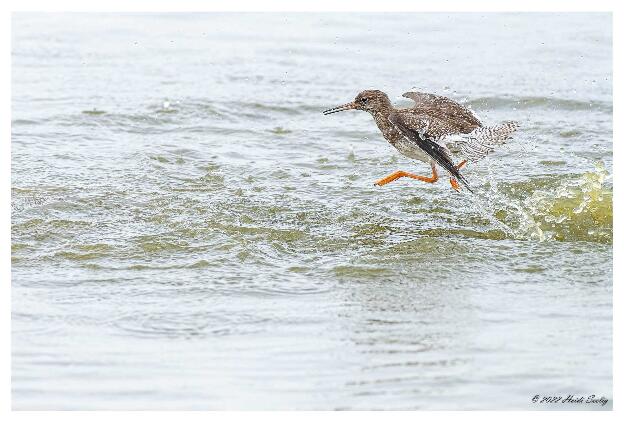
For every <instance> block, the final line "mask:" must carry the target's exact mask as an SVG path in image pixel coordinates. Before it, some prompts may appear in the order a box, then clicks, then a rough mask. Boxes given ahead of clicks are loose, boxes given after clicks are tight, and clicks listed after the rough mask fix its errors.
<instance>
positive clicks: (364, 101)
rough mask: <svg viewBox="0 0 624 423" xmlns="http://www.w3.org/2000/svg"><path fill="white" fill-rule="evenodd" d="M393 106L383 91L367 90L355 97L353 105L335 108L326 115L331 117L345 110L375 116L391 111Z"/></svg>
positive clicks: (326, 111)
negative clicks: (359, 111)
mask: <svg viewBox="0 0 624 423" xmlns="http://www.w3.org/2000/svg"><path fill="white" fill-rule="evenodd" d="M391 108H392V104H391V103H390V99H389V98H388V96H387V95H386V93H384V92H383V91H379V90H365V91H362V92H361V93H359V94H358V95H357V97H355V100H353V101H352V102H351V103H347V104H343V105H342V106H338V107H334V108H332V109H328V110H325V111H324V112H323V114H324V115H331V114H332V113H338V112H343V111H345V110H352V109H354V110H364V111H365V112H369V113H371V114H374V113H376V112H382V111H384V110H387V109H391Z"/></svg>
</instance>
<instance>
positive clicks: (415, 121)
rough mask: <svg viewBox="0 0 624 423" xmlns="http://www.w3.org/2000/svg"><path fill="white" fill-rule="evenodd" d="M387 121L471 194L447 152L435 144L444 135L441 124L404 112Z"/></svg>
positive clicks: (396, 113)
mask: <svg viewBox="0 0 624 423" xmlns="http://www.w3.org/2000/svg"><path fill="white" fill-rule="evenodd" d="M388 120H389V121H390V123H392V124H393V125H394V126H395V127H396V128H397V129H398V130H399V131H400V132H401V134H403V136H405V138H407V139H408V140H410V141H412V142H413V143H415V144H416V145H417V146H418V147H419V148H420V149H421V150H423V151H424V152H425V153H427V155H428V156H429V157H431V158H432V159H433V160H434V161H435V162H436V163H437V164H439V165H440V166H442V167H443V168H444V169H445V170H446V171H447V172H448V173H450V174H451V175H453V176H454V177H455V178H456V179H457V180H458V181H459V182H461V183H462V184H463V185H464V186H465V187H466V189H468V191H470V192H473V191H472V189H470V186H469V185H468V181H466V178H464V176H463V175H462V174H461V173H459V170H457V168H456V167H455V165H454V164H453V160H452V159H451V157H450V156H449V153H448V150H447V149H446V148H445V147H444V146H442V145H440V144H438V143H437V142H436V139H439V138H440V134H442V133H444V124H443V122H441V121H439V120H438V119H435V118H430V117H427V116H423V115H417V114H413V113H405V112H403V113H401V112H395V113H392V114H390V116H389V117H388Z"/></svg>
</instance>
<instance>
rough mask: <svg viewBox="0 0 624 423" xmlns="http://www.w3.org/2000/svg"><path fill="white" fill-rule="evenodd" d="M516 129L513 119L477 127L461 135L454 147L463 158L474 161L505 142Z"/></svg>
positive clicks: (516, 125)
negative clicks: (498, 123) (494, 124)
mask: <svg viewBox="0 0 624 423" xmlns="http://www.w3.org/2000/svg"><path fill="white" fill-rule="evenodd" d="M517 129H518V123H517V122H513V121H508V122H503V123H501V124H500V125H496V126H487V127H481V128H477V129H475V130H474V131H472V132H471V133H469V134H467V135H462V136H461V137H460V140H459V141H458V142H456V147H457V148H458V149H459V152H460V154H461V155H463V156H464V158H465V159H467V160H470V161H471V162H476V161H479V160H481V159H482V158H484V157H485V156H487V155H488V154H490V153H491V152H492V151H494V149H495V148H496V147H498V146H500V145H503V144H505V143H506V142H507V140H509V139H510V138H511V136H512V135H513V133H514V132H515V131H516V130H517Z"/></svg>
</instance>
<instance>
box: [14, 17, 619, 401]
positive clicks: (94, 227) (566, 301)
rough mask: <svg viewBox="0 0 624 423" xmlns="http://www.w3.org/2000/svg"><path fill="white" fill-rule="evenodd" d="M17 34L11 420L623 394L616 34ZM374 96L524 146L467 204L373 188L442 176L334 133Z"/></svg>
mask: <svg viewBox="0 0 624 423" xmlns="http://www.w3.org/2000/svg"><path fill="white" fill-rule="evenodd" d="M415 21H417V22H418V25H416V24H415V23H414V22H415ZM12 31H13V41H12V42H13V49H12V64H13V73H12V87H13V92H12V181H11V184H12V198H11V206H12V221H11V230H12V240H11V241H12V393H13V408H14V409H146V408H148V409H163V408H166V409H188V408H190V409H491V408H495V409H500V408H503V409H509V408H513V409H535V408H537V407H538V406H536V405H534V404H533V403H532V402H531V398H533V397H534V396H535V395H536V394H539V395H562V394H565V395H567V394H576V395H582V394H586V395H589V394H596V395H598V396H605V397H606V398H609V399H611V398H612V396H611V395H612V382H611V376H612V373H611V372H612V364H611V363H612V357H611V348H612V334H611V331H612V241H613V223H612V222H613V207H612V179H611V173H612V132H611V131H612V100H611V99H612V91H611V65H612V62H611V18H610V16H609V15H600V14H567V15H566V14H558V15H548V14H546V15H536V14H524V15H523V14H520V15H488V14H486V15H478V14H468V15H461V14H458V15H447V14H434V15H409V14H408V15H391V14H390V15H387V14H382V15H332V14H327V15H322V14H320V15H319V14H298V15H297V14H293V15H272V14H265V15H250V14H239V15H237V14H193V15H178V14H166V15H30V14H16V15H14V16H13V25H12ZM365 88H379V89H382V90H384V91H386V92H387V93H388V94H389V95H390V97H391V99H393V101H396V102H397V103H398V104H404V105H407V104H409V103H408V102H407V101H406V100H405V99H401V97H400V94H402V93H403V92H405V91H408V90H410V89H413V88H416V89H421V90H426V91H430V92H436V93H439V94H443V95H447V96H450V97H452V98H455V99H457V100H460V101H463V102H465V103H467V104H469V105H470V106H471V107H472V108H473V109H474V110H475V111H476V112H477V113H478V114H479V116H481V117H482V118H483V120H484V121H486V122H488V123H490V122H491V123H495V122H499V121H502V120H510V119H513V120H517V121H519V122H520V123H521V129H520V131H519V134H518V136H517V137H515V139H514V140H513V142H512V143H510V144H509V145H507V146H505V147H503V148H501V149H500V150H499V151H497V152H495V153H494V154H493V155H492V156H491V157H490V158H489V159H488V160H487V161H485V162H483V163H479V164H476V165H472V166H468V167H467V168H466V171H465V175H466V176H467V178H468V179H469V180H470V181H471V182H472V185H473V186H475V187H476V188H477V195H476V196H472V195H469V194H468V193H465V192H462V193H456V192H454V191H453V190H452V189H451V188H450V186H449V184H448V181H447V180H446V178H443V179H442V181H440V182H439V183H438V184H436V185H429V184H423V183H419V182H417V181H412V180H399V181H397V182H394V183H392V184H390V185H387V186H384V187H375V186H373V182H374V181H375V180H376V179H378V178H380V177H382V176H384V175H386V174H388V173H390V172H392V171H394V170H397V169H403V170H409V171H414V172H416V173H425V172H426V171H427V166H426V165H424V164H421V163H414V162H411V161H410V160H408V159H406V158H404V157H401V156H400V155H399V154H398V153H397V152H396V151H395V150H393V148H392V147H391V146H389V145H388V144H387V143H386V142H385V141H384V140H383V139H382V137H381V135H380V134H379V133H378V131H377V129H376V127H375V126H374V122H373V121H372V119H371V118H370V116H368V115H366V114H364V113H361V112H360V113H358V112H345V113H341V114H338V115H332V116H323V115H322V114H321V111H322V110H324V109H326V108H328V107H332V106H335V105H337V104H342V103H344V102H346V101H350V100H351V99H352V98H353V97H354V96H355V94H357V92H359V91H360V90H362V89H365ZM565 395H564V396H565ZM611 407H612V404H611V401H610V402H609V404H607V405H606V406H605V407H601V406H599V405H597V406H596V405H594V406H592V407H590V406H588V405H570V404H568V405H560V406H558V407H555V406H547V407H543V408H548V409H588V408H597V409H610V408H611Z"/></svg>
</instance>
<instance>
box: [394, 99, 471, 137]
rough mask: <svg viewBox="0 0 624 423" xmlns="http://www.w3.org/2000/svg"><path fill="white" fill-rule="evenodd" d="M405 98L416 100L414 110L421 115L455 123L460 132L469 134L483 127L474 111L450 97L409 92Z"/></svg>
mask: <svg viewBox="0 0 624 423" xmlns="http://www.w3.org/2000/svg"><path fill="white" fill-rule="evenodd" d="M403 97H405V98H411V99H412V100H414V102H415V103H416V104H415V105H414V109H416V110H417V111H418V112H419V113H423V114H427V115H431V116H436V117H438V118H440V119H447V120H449V121H451V122H453V123H454V125H455V126H456V127H457V129H458V132H462V133H468V132H471V131H473V130H475V129H476V128H478V127H480V126H481V121H480V120H479V118H477V117H476V116H475V114H474V113H473V112H472V110H470V109H469V108H467V107H465V106H462V105H461V104H459V103H458V102H456V101H455V100H451V99H450V98H448V97H443V96H441V95H435V94H429V93H422V92H417V91H416V92H407V93H405V94H403Z"/></svg>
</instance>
